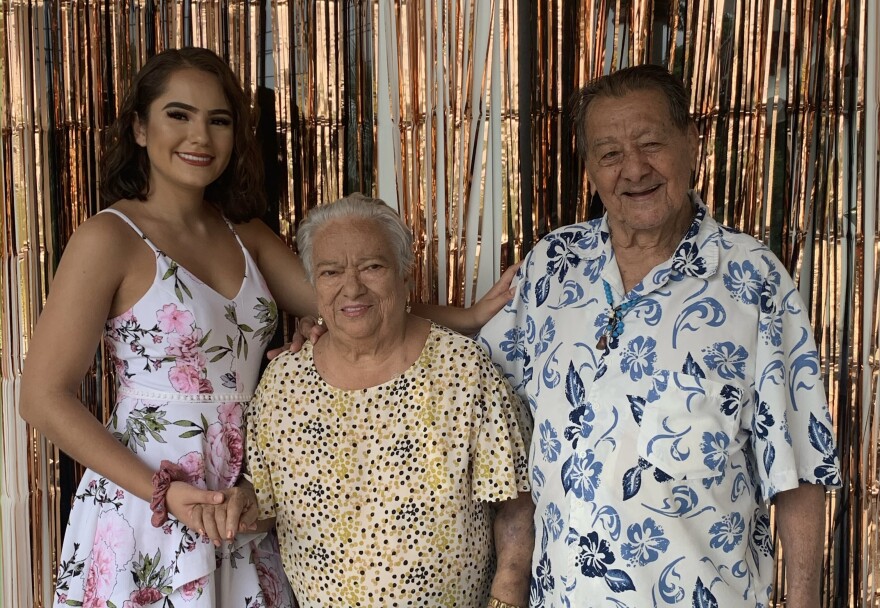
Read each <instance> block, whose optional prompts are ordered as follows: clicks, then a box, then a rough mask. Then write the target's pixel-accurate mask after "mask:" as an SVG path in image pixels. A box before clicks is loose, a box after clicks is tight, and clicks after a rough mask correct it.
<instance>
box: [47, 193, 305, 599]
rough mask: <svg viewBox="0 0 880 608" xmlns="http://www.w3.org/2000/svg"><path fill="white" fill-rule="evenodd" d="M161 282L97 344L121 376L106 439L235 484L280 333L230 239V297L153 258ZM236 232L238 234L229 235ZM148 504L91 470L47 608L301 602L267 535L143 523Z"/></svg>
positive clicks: (256, 276) (265, 296) (203, 483)
mask: <svg viewBox="0 0 880 608" xmlns="http://www.w3.org/2000/svg"><path fill="white" fill-rule="evenodd" d="M106 212H109V213H114V214H116V215H117V216H119V217H121V218H122V219H123V220H124V221H125V222H127V223H128V224H129V225H130V226H131V228H132V229H133V230H135V231H136V232H137V233H138V234H139V235H140V236H141V237H142V238H143V239H144V242H145V243H146V244H147V245H148V246H149V247H150V248H151V249H152V250H153V251H154V252H155V254H156V277H155V279H154V281H153V284H152V285H151V286H150V288H149V290H148V291H147V293H146V294H144V296H143V297H142V298H141V299H140V300H139V301H138V302H137V303H136V304H135V305H134V306H132V307H131V309H129V310H128V311H126V312H125V313H123V314H121V315H119V316H117V317H114V318H112V319H109V320H108V321H107V323H106V326H105V333H104V343H105V346H106V348H107V350H108V351H109V354H110V358H111V360H112V362H113V364H114V365H115V367H116V376H117V382H118V391H117V402H116V407H115V410H114V412H113V415H112V418H111V420H110V421H109V423H108V424H107V428H108V430H109V431H110V432H111V433H113V435H114V436H115V437H116V439H117V440H118V441H119V442H121V443H123V444H124V445H125V446H127V447H128V449H130V450H131V451H132V452H134V453H135V454H136V455H137V456H138V457H139V458H141V459H142V460H143V461H144V462H146V463H147V464H148V465H149V466H150V467H151V468H154V469H158V467H159V463H160V462H161V461H162V460H163V459H165V460H170V461H172V462H175V463H177V464H178V465H180V466H181V467H183V469H184V470H185V471H186V472H187V473H188V474H189V477H190V479H189V480H190V482H191V483H192V484H194V485H196V486H198V487H201V488H208V489H223V488H228V487H230V486H231V485H233V484H234V483H235V481H236V480H237V479H238V476H239V474H240V473H241V470H242V465H243V462H242V461H243V456H244V450H243V438H244V434H243V417H242V412H243V408H244V406H245V405H246V403H247V401H248V400H250V398H251V396H252V392H253V390H254V387H255V386H256V384H257V381H258V379H259V378H258V376H259V367H260V359H261V358H262V356H263V352H264V350H265V347H266V344H267V343H268V341H269V339H270V338H271V337H272V335H273V333H274V331H275V327H276V323H277V316H278V315H277V308H276V305H275V302H274V301H273V300H272V297H271V295H270V294H269V290H268V288H267V287H266V283H265V281H264V280H263V277H262V275H261V274H260V272H259V270H258V269H257V266H256V263H255V262H254V260H253V258H252V257H251V256H250V254H249V253H248V251H247V249H246V248H245V247H244V246H243V245H242V244H241V240H239V238H238V235H237V234H236V235H235V238H236V240H237V241H238V244H239V246H240V247H241V250H242V252H243V254H244V259H245V277H244V280H243V282H242V284H241V288H240V290H239V292H238V294H236V296H235V297H234V298H233V299H231V300H229V299H227V298H225V297H224V296H222V295H221V294H219V293H218V292H216V291H215V290H213V289H212V288H211V287H210V286H208V285H206V284H204V283H202V282H201V281H199V280H198V279H197V278H196V277H195V276H194V275H192V274H190V273H189V272H188V271H187V270H186V269H184V268H183V267H182V266H179V265H178V264H177V263H176V262H175V261H174V260H172V259H170V258H169V257H168V256H166V255H165V254H164V253H163V252H162V251H160V250H159V249H158V248H157V247H156V246H155V245H154V244H153V243H152V242H151V241H150V240H149V239H148V238H147V237H146V236H145V235H144V234H143V233H142V232H141V231H140V230H139V229H138V227H137V226H136V225H135V224H134V223H133V222H132V221H131V220H130V219H129V218H128V217H126V216H125V215H123V214H122V213H120V212H119V211H116V210H113V209H108V210H106V211H105V213H106ZM229 227H230V230H232V231H233V234H234V233H235V231H234V229H233V228H232V225H231V224H230V225H229ZM150 515H151V512H150V508H149V504H148V503H147V502H145V501H143V500H141V499H140V498H138V497H136V496H133V495H130V494H129V493H128V492H126V491H125V490H123V489H122V488H120V487H119V486H117V485H116V484H114V483H112V482H111V481H110V480H108V479H106V478H104V477H101V476H100V475H98V474H97V473H95V472H94V471H91V470H87V471H86V473H85V475H84V476H83V479H82V481H81V482H80V484H79V487H78V489H77V491H76V494H75V496H74V500H73V508H72V510H71V513H70V520H69V523H68V526H67V530H66V532H65V536H64V546H63V549H62V553H61V557H60V562H59V568H58V578H57V581H56V589H55V597H54V602H55V606H56V607H58V606H84V607H86V608H98V607H100V608H140V607H142V606H150V607H161V608H172V607H174V608H276V607H277V608H288V607H292V606H294V605H295V602H294V600H293V595H292V592H291V591H290V586H289V584H288V582H287V579H286V577H285V576H284V572H283V570H282V568H281V561H280V558H279V555H278V549H277V541H276V540H275V537H274V535H269V536H263V535H254V534H239V535H238V536H237V537H236V541H235V543H234V544H233V546H232V548H231V549H230V547H228V546H226V545H225V544H224V546H223V547H222V548H220V549H215V547H214V545H213V544H212V543H211V542H210V541H209V540H208V539H207V538H205V537H203V536H199V535H198V533H196V532H195V531H193V530H190V529H188V528H187V527H186V526H184V525H182V524H181V523H180V522H178V521H177V520H176V519H175V518H173V517H172V518H170V519H169V520H168V522H167V523H166V524H165V525H164V526H163V527H161V528H154V527H153V526H152V525H151V524H150Z"/></svg>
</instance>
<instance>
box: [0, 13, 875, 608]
mask: <svg viewBox="0 0 880 608" xmlns="http://www.w3.org/2000/svg"><path fill="white" fill-rule="evenodd" d="M522 1H523V0H492V1H491V2H480V1H478V0H415V1H408V2H399V1H397V2H394V1H392V0H377V1H376V2H334V1H332V0H318V1H316V2H305V1H304V0H274V1H273V2H271V3H267V2H262V1H259V0H168V1H165V2H154V1H152V0H119V1H118V2H103V1H100V2H99V1H97V0H91V1H89V0H74V1H60V0H52V1H50V0H46V1H36V0H33V1H27V0H5V1H3V3H2V4H0V81H2V91H0V93H2V108H0V151H2V152H0V183H2V184H3V195H4V198H3V214H2V217H0V233H2V235H3V243H2V251H0V255H2V264H0V268H2V272H0V299H2V302H3V308H2V315H0V372H2V385H0V386H2V399H3V400H2V403H0V420H2V423H3V426H2V435H0V445H2V450H3V452H2V453H3V466H4V475H3V476H2V477H0V483H2V487H0V490H2V491H0V541H2V542H0V545H2V547H3V553H2V554H0V556H2V557H0V559H2V563H0V576H2V581H0V582H2V585H0V603H2V604H3V605H4V606H6V605H8V606H16V607H18V606H22V607H27V606H43V605H45V604H47V603H48V602H49V599H50V597H51V587H52V576H53V572H54V569H55V562H56V561H57V550H58V547H59V546H60V540H61V535H62V533H63V531H62V530H61V529H60V525H61V518H60V513H61V512H62V510H63V509H62V506H61V504H60V501H61V496H60V483H61V480H60V479H59V475H60V474H61V470H62V469H61V468H60V465H59V458H58V454H57V452H56V451H55V449H54V448H52V447H51V446H50V445H48V444H46V443H45V441H44V440H42V439H41V438H40V437H39V436H37V435H36V434H34V433H32V432H30V431H29V430H27V429H26V427H25V425H24V424H23V422H21V420H20V419H19V418H18V417H17V415H16V394H17V389H18V378H19V375H20V370H21V365H22V361H23V359H24V354H25V353H26V351H27V345H28V338H29V336H30V332H31V329H32V326H33V323H34V320H35V319H36V316H37V315H38V313H39V310H40V308H41V306H42V302H43V300H44V298H45V294H46V291H47V289H48V285H49V283H50V281H51V277H52V273H53V270H54V266H55V263H56V262H57V258H58V256H59V255H60V251H61V250H62V249H63V246H64V243H65V242H66V241H67V239H68V238H69V236H70V234H71V233H72V231H73V229H74V228H75V226H77V225H78V224H79V223H80V222H81V221H83V220H84V219H85V218H86V217H88V216H89V215H91V214H92V213H94V212H95V211H96V210H97V206H98V205H97V186H98V184H97V181H98V176H97V171H96V159H97V158H99V157H100V154H101V138H102V135H103V133H104V131H105V129H106V127H107V125H108V124H109V123H110V121H111V120H112V118H113V116H114V115H115V108H116V107H117V105H118V104H119V102H120V101H121V99H122V96H123V94H124V92H125V90H126V89H127V87H128V83H129V82H130V81H131V78H132V77H133V75H134V73H135V72H136V70H137V68H138V67H139V66H140V65H142V63H143V62H144V61H145V60H146V58H147V57H148V56H149V55H150V54H152V53H154V52H157V51H160V50H163V49H165V48H169V47H177V46H182V45H185V44H196V45H201V46H207V47H208V48H212V49H214V50H215V51H217V52H219V53H220V54H222V55H223V56H225V57H227V58H228V59H229V62H230V65H232V67H233V69H234V71H235V72H236V74H238V75H239V77H240V78H241V80H242V82H243V83H244V84H245V86H246V87H247V88H248V90H249V91H250V92H251V93H252V94H253V95H254V98H255V99H256V94H257V92H258V89H259V86H260V85H261V83H262V79H263V77H264V76H267V75H271V76H272V77H273V82H274V93H275V121H276V125H277V133H276V143H277V159H275V160H277V164H278V177H279V182H280V183H281V184H282V187H281V193H280V201H279V208H278V219H279V225H280V231H281V233H282V236H283V237H284V238H285V239H287V240H288V242H290V241H292V236H293V232H294V230H295V226H296V222H297V221H298V220H299V219H300V218H301V217H302V215H303V214H304V213H305V212H306V211H307V210H308V209H310V208H311V207H313V206H315V205H317V204H320V203H322V202H325V201H329V200H332V199H334V198H336V197H338V196H340V195H342V194H343V193H344V192H347V191H348V190H349V189H360V190H367V191H370V190H372V189H375V188H377V187H378V185H377V184H378V182H379V178H380V177H382V176H383V175H384V176H386V177H387V175H389V174H387V173H383V172H384V171H392V172H393V176H392V177H391V179H390V182H389V181H385V182H383V183H386V184H387V183H393V184H396V186H395V189H396V194H397V196H398V201H399V204H400V210H401V213H402V215H403V216H404V218H405V219H406V221H407V222H408V223H409V224H410V225H411V226H413V228H414V231H415V232H416V237H417V238H416V243H417V256H418V260H419V266H418V269H417V275H416V291H417V293H418V297H419V298H421V299H424V300H433V299H436V298H437V297H438V296H440V297H441V298H442V297H446V298H447V299H449V300H450V301H453V302H457V303H462V302H465V301H469V300H471V299H472V298H473V297H474V296H475V295H476V294H477V292H478V275H479V274H480V269H482V268H484V267H485V260H486V259H495V258H494V255H495V253H496V252H495V251H492V250H490V249H489V248H490V247H491V248H492V249H495V250H497V249H499V248H501V247H506V246H512V248H513V250H514V251H515V253H516V257H521V255H522V254H523V253H524V249H525V243H526V241H530V242H534V240H535V239H537V238H540V237H541V236H542V235H543V234H545V233H546V232H547V231H549V230H552V229H553V228H555V227H557V226H558V225H559V224H560V223H561V222H562V221H570V220H571V219H575V220H583V219H585V218H586V217H587V215H588V213H589V184H588V183H587V181H586V179H585V177H584V176H583V175H582V174H581V171H580V169H579V168H578V167H577V166H576V165H575V166H574V167H572V165H571V164H570V163H567V162H566V161H567V160H568V159H570V158H571V157H572V156H573V146H572V142H571V141H568V139H567V137H568V135H567V134H569V133H570V130H567V126H566V124H565V121H567V118H566V117H565V110H566V107H565V106H566V102H567V99H565V97H566V95H567V92H568V91H569V90H572V89H573V88H574V87H577V86H581V85H583V84H585V83H586V82H587V81H588V80H590V79H591V78H593V77H595V76H598V75H600V74H603V73H606V72H608V71H609V70H613V69H617V68H619V67H624V66H627V65H633V64H636V63H642V62H646V61H651V62H655V63H661V64H664V65H666V66H668V67H669V68H670V69H672V70H673V71H675V72H676V73H679V74H681V75H682V77H683V79H684V81H685V83H686V84H687V85H688V86H689V89H690V91H691V110H692V112H693V114H694V116H695V118H696V120H697V124H698V127H699V129H700V132H701V135H702V140H701V141H702V145H701V152H700V154H701V160H702V162H701V163H700V168H699V171H698V174H697V176H696V182H697V186H698V188H699V189H700V191H701V192H702V193H703V195H704V199H705V200H706V201H707V203H708V204H709V205H710V208H711V209H712V210H713V212H714V213H715V215H716V216H717V217H719V218H720V219H721V220H722V221H724V222H725V223H728V224H731V225H733V226H735V227H737V228H739V229H741V230H743V231H746V232H749V233H751V234H754V235H755V236H757V237H758V238H761V239H763V240H765V241H766V242H767V243H768V244H769V245H770V246H771V247H772V248H773V249H774V250H775V251H776V252H778V254H779V255H780V257H781V259H782V260H783V262H784V263H785V264H786V265H787V267H788V268H789V269H790V270H791V271H792V273H793V274H794V276H795V277H796V279H798V280H799V283H800V285H801V286H802V292H803V294H804V296H805V300H806V301H807V303H808V306H809V307H810V314H811V318H812V319H813V320H814V324H815V328H816V336H817V341H818V346H819V350H820V355H821V361H822V365H823V371H824V372H825V377H826V380H827V384H828V396H829V402H830V403H831V404H832V410H833V415H834V419H835V424H836V430H837V432H838V436H839V437H840V438H841V446H842V448H843V449H844V452H843V454H842V459H843V461H844V465H845V474H846V479H845V481H846V482H847V483H848V484H849V491H848V493H841V494H840V495H838V494H832V495H831V500H830V501H829V506H828V514H827V520H826V521H827V525H826V527H827V528H828V530H829V534H828V538H827V546H828V555H827V557H828V560H827V565H828V567H827V568H826V571H825V574H824V582H825V584H824V589H825V598H824V600H825V604H826V605H832V604H833V605H841V606H842V605H872V604H873V605H876V603H877V598H878V597H880V596H878V592H880V590H878V577H880V556H878V551H880V529H878V504H877V502H878V494H880V482H878V456H880V416H878V415H877V411H876V409H877V405H876V403H877V388H878V373H877V370H878V366H880V363H878V362H880V353H878V344H877V342H878V332H880V293H878V287H880V268H878V254H880V248H878V243H880V229H878V221H880V219H878V215H880V213H877V209H876V207H877V201H875V200H866V198H865V197H866V195H865V183H866V181H865V180H866V172H868V173H870V172H873V174H874V183H875V184H876V181H877V179H878V176H877V171H878V169H877V161H876V158H875V155H876V154H877V150H876V149H869V148H868V147H867V146H866V135H865V130H866V126H867V125H868V124H876V117H873V120H874V122H873V123H871V122H869V120H868V117H866V114H865V108H866V97H867V96H869V95H874V96H877V95H878V91H867V90H866V73H867V72H868V71H869V70H871V71H873V73H877V71H878V70H880V67H878V58H877V57H875V56H869V55H868V54H867V50H866V49H868V48H869V47H868V44H867V42H866V41H867V38H868V33H869V30H870V28H871V27H876V26H877V25H878V23H877V21H878V15H877V12H878V8H877V7H876V6H872V5H871V4H870V3H868V2H865V1H864V0H863V1H861V2H860V1H858V0H827V1H823V2H820V1H819V0H773V2H760V1H759V0H745V1H743V2H734V3H731V2H722V1H721V0H694V1H691V2H673V3H668V2H658V1H652V0H577V1H576V2H574V3H566V2H559V1H558V0H535V1H534V2H532V3H530V6H529V10H530V11H531V14H532V18H533V21H531V22H527V23H524V22H521V21H520V20H519V15H520V14H521V13H520V12H519V10H520V3H521V2H522ZM486 11H488V12H486ZM872 15H873V17H872ZM872 18H873V22H872V21H871V19H872ZM266 20H268V21H270V22H271V30H272V31H271V36H272V42H271V51H272V63H273V65H274V67H273V69H272V71H271V74H264V69H263V59H264V58H263V57H262V55H261V50H262V49H264V48H265V47H267V46H268V44H267V43H266V38H265V34H264V25H265V22H266ZM570 24H572V25H570ZM485 27H488V28H489V29H488V34H486V30H485V29H481V28H485ZM523 30H525V32H526V34H525V35H530V36H531V42H530V45H531V47H532V48H531V53H530V54H528V55H523V54H521V53H520V52H519V41H520V40H521V38H520V36H521V35H523V34H521V32H522V31H523ZM380 32H382V33H383V34H382V35H385V34H388V33H390V34H391V42H390V44H389V45H388V46H387V47H386V49H385V51H387V53H388V61H389V62H390V63H389V64H388V65H390V67H391V69H390V70H389V71H388V76H389V81H390V82H389V86H388V88H387V89H385V90H380V89H379V86H378V75H379V71H380V67H382V69H385V67H386V66H379V57H380V50H381V49H379V48H378V42H379V36H380ZM499 46H500V49H499V48H498V47H499ZM874 48H875V50H876V47H874ZM524 62H532V63H531V64H530V65H531V69H530V71H531V79H530V81H528V82H525V81H523V80H522V79H521V78H520V69H521V67H522V66H523V63H524ZM496 63H497V65H496ZM520 87H527V88H528V89H529V90H530V91H531V109H530V113H529V115H527V116H522V115H521V114H520V111H521V108H520V97H519V91H520ZM493 95H494V97H493ZM383 104H384V105H383ZM380 107H381V108H384V109H387V110H388V111H389V112H390V113H391V114H392V121H396V122H394V124H393V125H392V127H391V129H392V131H393V132H387V133H383V134H382V136H383V137H387V138H388V139H387V140H386V141H390V142H391V144H390V146H391V150H392V153H393V158H394V165H395V166H393V167H392V168H389V167H387V166H384V165H383V166H379V165H380V162H379V150H378V148H377V146H376V142H377V141H378V139H379V135H380V134H379V133H378V118H377V117H378V113H379V108H380ZM875 108H876V106H875ZM384 109H383V111H385V110H384ZM493 113H494V114H493ZM495 116H497V117H499V118H498V119H497V121H496V122H493V121H495V120H496V118H494V117H495ZM493 125H495V126H493ZM493 128H497V129H499V133H500V146H497V147H496V143H495V142H494V140H493V137H494V135H493V131H492V129H493ZM353 129H356V130H357V133H354V132H352V130H353ZM520 138H528V139H527V141H528V143H530V145H531V154H532V160H531V165H530V166H524V165H522V162H523V159H521V158H520ZM871 141H874V142H875V143H876V136H875V139H874V140H871ZM499 158H500V170H498V171H500V173H496V167H497V164H496V163H497V159H499ZM382 162H385V160H383V161H382ZM525 172H529V177H530V179H529V180H527V183H530V184H532V185H531V187H530V191H529V192H527V193H524V192H522V189H523V188H524V187H525V185H524V184H525V183H526V181H524V180H523V179H522V176H523V175H525ZM495 180H497V183H498V184H499V186H498V187H499V189H500V190H499V191H498V192H495V191H492V195H491V196H492V197H493V198H491V199H489V195H487V188H488V185H489V184H494V183H496V182H495ZM874 193H875V194H876V191H874ZM523 194H526V195H527V196H523ZM487 199H488V200H487ZM495 205H500V206H501V218H502V225H501V226H494V225H493V221H494V220H492V221H489V220H490V219H491V216H490V214H489V210H490V209H491V208H492V207H493V206H495ZM526 226H530V227H531V228H528V230H530V232H529V234H525V233H524V231H525V230H527V228H526ZM441 294H442V295H441ZM112 386H113V378H112V377H111V376H110V375H109V373H108V371H107V369H106V366H103V365H102V359H101V358H100V357H98V359H97V360H96V366H95V368H94V369H93V370H91V371H90V373H89V376H88V378H87V379H86V380H85V382H84V384H83V389H82V397H83V399H84V401H85V402H86V403H88V404H89V405H90V407H91V408H92V409H93V411H94V412H95V414H96V415H97V416H99V417H106V416H107V415H108V409H109V407H110V406H111V404H112V403H113V395H112V393H113V391H112ZM24 454H27V456H26V459H25V460H23V461H22V460H21V458H22V457H23V455H24ZM841 522H845V523H844V524H842V523H841ZM835 525H836V526H837V528H836V529H835V530H836V536H833V537H832V535H831V530H832V528H833V526H835ZM839 573H844V576H842V577H841V576H839ZM783 581H784V576H783V571H782V569H781V564H780V567H779V568H778V571H777V591H776V598H777V601H781V599H782V597H783V595H784V586H783ZM836 585H837V586H836Z"/></svg>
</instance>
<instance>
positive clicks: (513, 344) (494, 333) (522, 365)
mask: <svg viewBox="0 0 880 608" xmlns="http://www.w3.org/2000/svg"><path fill="white" fill-rule="evenodd" d="M530 262H531V258H530V256H527V257H526V260H525V261H524V262H523V265H522V266H521V267H520V269H519V270H518V271H517V273H516V275H515V277H514V279H513V282H514V284H515V291H514V296H513V299H512V300H511V301H510V302H509V303H508V304H507V305H506V306H505V307H504V308H503V309H502V310H501V311H499V312H498V314H496V315H495V316H494V317H492V318H491V319H490V320H489V322H488V323H486V325H484V326H483V328H482V329H481V330H480V333H479V334H478V335H477V337H476V340H477V342H478V343H479V344H480V346H482V347H483V348H484V349H485V351H486V352H487V353H488V354H489V358H490V359H491V360H492V362H493V363H494V364H495V365H496V367H498V369H499V370H501V373H502V374H503V376H504V378H505V379H506V380H507V382H509V383H510V385H511V386H512V387H513V388H514V390H515V391H516V392H517V394H518V395H519V396H520V398H522V399H525V398H526V396H525V392H524V388H525V382H526V380H527V379H528V378H527V376H528V374H530V373H531V372H530V357H529V354H528V341H527V332H526V328H527V327H528V320H527V314H526V305H527V300H528V290H529V285H530V282H529V279H528V276H527V272H526V269H527V268H528V267H529V265H530Z"/></svg>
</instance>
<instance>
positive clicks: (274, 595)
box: [257, 561, 284, 608]
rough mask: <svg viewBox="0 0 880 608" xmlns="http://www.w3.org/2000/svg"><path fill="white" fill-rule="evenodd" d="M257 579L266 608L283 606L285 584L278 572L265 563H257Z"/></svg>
mask: <svg viewBox="0 0 880 608" xmlns="http://www.w3.org/2000/svg"><path fill="white" fill-rule="evenodd" d="M257 578H258V579H259V583H260V589H261V590H262V591H263V601H264V602H265V603H266V608H276V607H277V606H280V605H281V601H282V599H283V598H284V583H283V582H282V581H281V578H280V577H279V576H278V572H277V571H276V570H275V569H273V568H270V567H269V566H267V565H266V563H265V562H263V561H260V562H258V563H257Z"/></svg>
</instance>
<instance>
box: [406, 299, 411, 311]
mask: <svg viewBox="0 0 880 608" xmlns="http://www.w3.org/2000/svg"><path fill="white" fill-rule="evenodd" d="M411 312H412V306H410V303H409V300H407V301H406V314H409V313H411Z"/></svg>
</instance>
